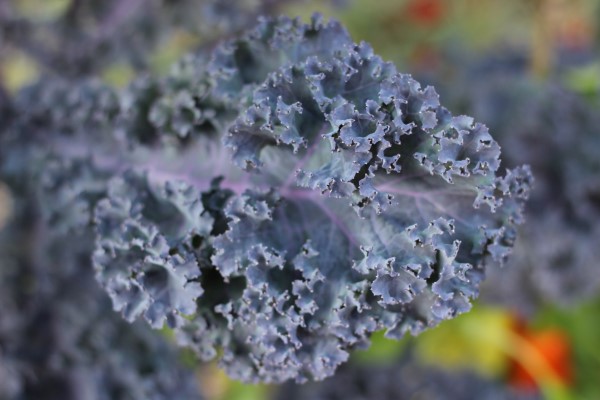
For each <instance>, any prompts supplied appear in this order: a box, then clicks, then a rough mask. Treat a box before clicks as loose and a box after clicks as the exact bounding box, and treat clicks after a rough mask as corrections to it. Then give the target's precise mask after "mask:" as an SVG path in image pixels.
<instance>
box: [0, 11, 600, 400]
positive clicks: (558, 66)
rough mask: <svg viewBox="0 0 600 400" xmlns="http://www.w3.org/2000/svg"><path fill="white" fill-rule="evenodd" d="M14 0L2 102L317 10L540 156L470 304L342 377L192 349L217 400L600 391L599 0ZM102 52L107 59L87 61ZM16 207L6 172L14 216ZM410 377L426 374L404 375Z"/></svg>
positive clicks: (524, 153) (453, 106)
mask: <svg viewBox="0 0 600 400" xmlns="http://www.w3.org/2000/svg"><path fill="white" fill-rule="evenodd" d="M5 1H6V0H0V23H1V30H0V35H1V36H0V102H1V101H2V96H8V95H10V94H11V93H15V92H17V91H18V90H19V89H20V88H22V87H24V86H26V85H27V84H29V83H32V82H34V81H35V80H36V79H38V78H39V77H41V76H44V75H46V74H51V75H64V76H67V77H69V76H78V75H84V76H85V75H93V76H100V77H101V79H102V80H104V81H105V82H108V83H109V84H111V85H114V86H117V87H123V86H125V85H126V84H127V83H128V82H129V81H130V80H131V79H132V77H133V76H135V75H136V74H139V73H141V72H149V73H156V74H161V73H165V72H166V71H167V70H168V68H169V66H170V65H171V64H172V63H173V62H174V61H176V60H177V59H178V58H180V57H181V56H182V55H184V54H185V53H187V52H189V51H194V50H196V49H198V48H206V47H210V46H211V45H212V44H213V43H214V41H215V38H216V37H218V36H219V35H220V34H219V33H218V32H219V29H221V28H223V27H225V26H229V24H238V25H235V26H236V29H240V30H241V29H244V28H245V27H246V20H247V18H239V17H240V15H241V14H240V13H245V14H257V15H258V14H262V13H265V12H268V13H269V14H278V13H281V14H286V15H289V16H300V17H302V18H304V19H307V18H308V17H309V16H310V15H311V14H312V13H313V12H315V11H318V12H321V13H323V14H324V15H325V16H326V17H334V18H336V19H339V20H341V21H342V22H343V23H344V25H345V26H346V27H347V29H348V30H349V31H350V33H351V34H352V36H353V38H354V39H355V40H356V41H366V42H368V43H370V44H371V45H372V46H373V48H374V49H375V52H376V53H377V54H379V55H381V56H382V57H383V58H384V59H386V60H389V61H392V62H394V63H395V64H396V65H397V66H398V69H399V70H400V71H403V72H406V73H410V74H412V75H413V76H414V77H415V78H416V79H417V80H418V81H420V82H421V83H422V84H423V85H433V86H435V88H436V90H437V91H438V93H440V96H441V102H442V104H444V105H445V106H446V107H447V108H449V109H450V111H451V112H452V113H455V114H463V113H464V114H468V115H472V116H474V117H475V119H476V120H477V121H479V122H482V123H485V124H486V125H488V126H489V127H490V131H491V133H492V135H493V136H494V137H495V138H496V140H498V141H499V142H500V144H501V145H502V147H503V156H504V157H505V158H504V159H503V162H504V163H505V166H508V167H510V166H514V165H518V164H521V163H528V164H530V165H532V167H533V170H534V174H535V176H536V189H535V191H534V194H533V195H532V201H531V204H530V207H529V209H528V210H527V224H526V226H525V227H524V228H523V230H522V232H521V233H520V235H521V237H520V241H519V246H518V248H517V249H516V250H515V255H514V257H513V258H512V259H511V261H510V262H509V265H506V266H505V267H504V268H503V269H501V270H499V271H498V272H496V273H494V274H492V276H489V277H488V282H487V284H486V286H485V287H484V289H483V290H482V293H481V297H480V299H479V300H478V301H477V304H476V305H475V307H474V309H473V310H472V311H471V312H470V313H467V314H464V315H462V316H459V317H457V318H456V319H455V320H453V321H449V322H445V323H443V324H442V325H441V326H440V327H438V328H435V329H432V330H430V331H428V332H426V333H424V334H422V335H420V336H419V337H416V338H412V337H411V338H405V339H404V340H402V341H400V342H397V341H392V340H388V339H386V338H384V337H383V335H376V336H375V337H373V340H372V342H373V343H372V346H371V347H370V348H369V349H367V350H361V351H356V352H355V354H354V355H353V358H352V359H351V361H350V363H349V364H348V365H347V366H345V367H344V368H342V369H341V371H340V373H339V376H336V377H334V378H331V379H330V380H328V381H325V382H323V383H321V384H318V385H309V386H303V387H299V386H295V385H286V386H284V387H283V388H275V387H270V386H267V385H244V384H240V383H238V382H234V381H231V380H229V379H228V378H227V377H226V376H225V375H224V373H223V372H221V371H220V370H219V369H218V368H217V367H216V366H215V365H200V366H198V365H197V362H196V361H195V358H194V357H193V356H192V355H188V354H184V355H183V357H184V361H185V362H186V363H189V365H190V366H192V367H193V368H196V369H197V375H198V379H199V380H200V381H201V382H202V388H203V391H204V395H205V397H206V398H207V399H209V400H263V399H270V398H272V399H283V398H286V399H287V400H290V399H293V398H302V399H317V398H319V399H320V398H322V399H342V398H343V399H354V398H356V399H371V398H372V399H376V400H377V399H382V400H383V399H389V400H391V399H396V398H397V399H401V398H404V397H400V396H401V393H407V392H406V390H408V391H412V393H415V396H414V397H406V398H419V399H429V398H431V399H438V398H449V399H451V398H457V399H462V398H474V399H475V398H477V399H486V398H490V399H504V398H506V399H513V398H547V399H589V400H594V399H600V290H599V289H600V266H599V265H598V256H597V253H598V250H597V249H598V248H600V247H598V245H600V112H599V109H598V105H599V104H598V102H599V94H600V52H599V50H600V30H599V21H600V2H599V1H596V0H503V1H498V0H376V1H373V0H338V1H285V2H282V1H270V2H269V1H267V2H260V4H261V5H260V6H259V2H253V1H239V2H236V1H223V2H222V3H219V2H218V1H216V2H213V3H212V5H211V7H208V8H207V7H204V6H202V7H200V6H199V5H197V4H194V3H198V4H200V3H203V4H205V3H210V2H201V1H197V2H194V1H190V0H188V1H187V3H189V4H188V5H187V7H189V8H186V10H187V11H184V12H182V11H181V10H180V4H177V3H180V2H178V1H176V0H173V1H164V2H161V3H162V5H161V7H159V8H158V9H157V10H158V11H157V14H152V13H150V12H148V13H147V14H148V15H143V16H142V17H140V18H137V19H136V18H134V16H135V15H137V14H136V13H137V12H138V11H136V10H135V8H132V9H131V10H130V9H128V8H127V7H126V6H123V7H122V9H118V10H117V11H116V12H115V13H113V14H110V13H105V12H104V11H102V10H100V11H94V12H91V13H90V15H88V16H87V17H86V18H87V19H74V20H76V21H77V24H75V25H74V24H73V23H71V22H69V18H75V17H73V16H72V15H70V13H72V12H73V8H74V7H73V2H76V1H77V0H13V1H8V2H7V3H6V4H5V3H4V2H5ZM9 3H10V7H8V6H7V4H9ZM84 3H85V2H84ZM88 3H89V2H88ZM97 3H99V4H100V3H102V1H98V2H97ZM130 3H131V4H133V3H136V1H135V0H134V1H129V0H126V1H123V2H122V4H130ZM137 3H140V4H141V3H143V1H141V2H140V1H137ZM262 3H264V4H262ZM131 4H130V6H131V7H134V6H135V4H133V5H131ZM138 6H139V5H138ZM98 8H100V9H101V8H102V7H101V6H100V7H98ZM94 10H95V9H94ZM189 10H194V12H189ZM167 15H169V16H171V17H172V18H171V19H170V20H169V22H168V23H167V22H165V18H166V17H165V16H167ZM96 17H97V18H96ZM82 21H83V22H82ZM132 21H133V23H132ZM17 22H18V23H17ZM159 23H161V24H165V26H164V29H161V30H160V34H157V33H156V32H155V29H154V28H155V24H159ZM223 30H224V31H225V30H226V31H227V32H230V31H233V30H232V29H224V28H223ZM112 35H119V36H118V40H115V37H114V36H112ZM150 42H151V43H150ZM115 43H117V46H121V49H117V50H115V49H114V48H113V47H111V46H114V45H115ZM82 48H85V51H82ZM123 48H127V49H129V50H128V51H127V52H125V53H126V56H122V54H123V53H124V52H123V51H122V50H123ZM142 48H143V49H144V50H143V51H139V54H138V52H136V51H135V49H142ZM97 57H102V62H94V63H91V62H89V59H94V58H97ZM73 65H77V68H74V67H72V66H73ZM0 111H1V107H0ZM10 209H11V200H10V195H9V193H8V191H7V190H6V189H4V187H3V185H2V184H1V182H0V227H1V226H2V225H3V224H4V223H5V221H7V219H8V218H9V216H10ZM164 334H165V335H167V336H168V335H169V332H166V331H165V332H164ZM429 373H431V375H428V374H429ZM445 374H450V375H448V376H450V378H448V376H446V375H445ZM386 377H387V378H386ZM415 377H416V378H415ZM382 379H383V380H382ZM386 379H387V381H386ZM403 379H404V380H408V381H412V382H413V383H411V384H412V385H417V386H415V387H412V389H411V388H408V389H406V388H405V387H403V385H405V384H406V385H408V383H403V382H402V380H403ZM415 379H416V381H415ZM438 381H439V382H440V384H439V385H440V386H439V387H440V388H442V389H440V391H439V392H435V390H436V389H433V388H431V387H430V386H431V385H433V383H432V382H438ZM374 382H377V384H376V385H375V383H374ZM415 382H417V383H415ZM418 382H421V383H418ZM461 382H462V383H461ZM464 382H467V383H464ZM372 385H375V386H372ZM419 385H421V386H419ZM461 388H462V389H461ZM465 388H466V389H465ZM475 388H478V389H475ZM463 389H464V390H466V391H467V392H464V393H463V394H461V392H460V390H463ZM480 389H481V391H478V390H480ZM440 393H441V394H440ZM450 393H454V394H450ZM465 393H468V394H465ZM444 396H445V397H444Z"/></svg>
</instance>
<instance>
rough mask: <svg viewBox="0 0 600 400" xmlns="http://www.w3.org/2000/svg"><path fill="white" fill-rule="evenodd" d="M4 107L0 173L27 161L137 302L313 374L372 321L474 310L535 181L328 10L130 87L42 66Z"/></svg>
mask: <svg viewBox="0 0 600 400" xmlns="http://www.w3.org/2000/svg"><path fill="white" fill-rule="evenodd" d="M13 107H14V108H15V109H16V110H17V112H16V113H15V114H14V117H13V118H12V120H11V122H10V123H9V124H8V125H7V128H5V131H6V132H5V133H4V134H3V136H4V138H3V143H2V149H3V151H2V158H3V165H2V179H3V180H5V181H6V182H7V183H9V184H10V185H13V186H18V185H19V184H21V183H22V182H24V181H27V182H29V184H30V185H31V190H30V192H29V196H33V197H34V198H35V199H36V202H37V206H38V207H39V209H40V213H41V214H42V215H43V216H44V217H45V218H44V220H45V221H46V224H50V226H52V229H57V230H62V231H64V232H73V231H81V232H87V233H89V232H93V233H94V235H95V238H96V240H95V241H96V245H95V250H93V251H92V250H91V249H90V252H89V254H88V257H90V258H91V259H92V260H93V264H94V266H95V270H96V277H97V280H98V282H99V283H100V285H101V286H102V287H103V288H104V289H105V290H106V292H107V293H108V294H109V295H110V297H111V298H112V301H113V306H114V308H115V309H116V310H117V311H119V312H121V313H122V314H123V316H124V317H125V318H126V319H127V320H129V321H134V320H136V319H138V318H143V319H145V320H147V321H148V323H150V324H151V325H152V326H153V327H155V328H160V327H162V326H163V325H164V324H165V323H167V324H168V326H170V327H171V328H173V329H174V330H175V332H176V336H177V339H178V341H179V343H181V344H182V345H185V346H188V347H190V348H192V349H193V350H195V351H196V353H197V354H198V355H199V356H200V357H201V358H203V359H210V358H214V357H216V356H217V354H218V349H222V353H221V354H222V355H221V356H220V362H221V365H222V367H223V368H225V369H226V370H227V372H228V374H230V375H231V376H232V377H234V378H236V379H241V380H244V381H250V382H257V381H266V382H282V381H285V380H289V379H295V380H296V381H299V382H301V381H305V380H310V379H323V378H325V377H327V376H329V375H332V374H333V373H334V371H335V369H336V368H337V367H338V366H339V365H340V364H341V363H343V362H344V361H346V359H347V358H348V352H349V351H350V350H351V349H353V348H356V347H364V346H366V345H368V342H369V336H370V335H371V333H372V332H375V331H378V330H385V331H386V332H387V336H389V337H392V338H400V337H402V336H403V335H404V334H405V333H407V332H410V333H412V334H417V333H419V332H421V331H422V330H424V329H426V328H428V327H432V326H435V325H436V324H438V323H439V322H441V321H443V320H445V319H449V318H452V317H454V316H456V315H457V314H459V313H462V312H465V311H467V310H469V308H470V300H471V299H472V298H474V297H476V296H477V295H478V288H479V284H480V282H481V281H482V280H483V278H484V273H485V270H486V268H487V267H488V266H490V268H497V267H498V266H497V264H499V263H501V262H502V261H503V260H504V259H505V258H506V256H507V255H508V253H509V252H510V249H511V248H512V246H513V244H514V241H515V231H516V226H517V225H518V224H520V223H521V222H522V220H523V218H522V208H523V203H524V201H525V199H526V198H527V194H528V191H529V187H530V183H531V180H532V178H531V175H530V173H529V169H528V167H517V168H515V169H513V170H507V171H505V172H503V173H502V174H501V173H500V172H499V171H498V170H499V166H500V148H499V146H498V144H497V143H496V142H495V141H494V139H493V138H492V136H491V135H490V134H489V133H488V130H487V128H486V127H485V126H483V125H481V124H477V123H474V122H473V120H472V119H471V118H470V117H467V116H452V115H451V114H450V113H449V112H448V111H447V110H446V109H445V108H443V107H442V106H441V105H440V102H439V99H438V95H437V94H436V93H435V91H434V89H433V88H431V87H426V88H422V87H421V86H420V85H419V83H417V82H416V81H414V80H413V79H412V78H411V77H410V76H409V75H405V74H401V73H398V72H397V71H396V69H395V67H394V66H393V65H392V64H390V63H387V62H384V61H383V60H381V58H379V57H378V56H376V55H374V54H373V51H372V49H371V48H370V47H369V46H368V45H367V44H365V43H361V44H355V43H354V42H352V40H351V39H350V37H349V35H348V33H347V32H346V31H345V30H344V29H343V27H342V26H341V25H340V24H339V23H337V22H335V21H332V22H324V21H323V20H322V19H321V18H320V17H318V16H317V17H314V18H313V19H312V21H311V22H310V23H309V24H303V23H301V22H299V21H298V20H290V19H287V18H279V19H268V20H262V21H261V22H260V23H259V24H258V26H257V27H256V28H255V29H253V30H251V31H250V32H248V33H247V34H245V35H244V36H241V37H240V38H239V39H234V40H232V41H229V42H226V43H224V44H222V45H220V46H218V47H217V48H216V49H215V50H214V51H213V52H212V54H210V55H207V54H204V53H200V54H198V55H196V56H190V57H187V58H185V59H183V60H182V61H181V62H180V63H178V64H177V65H176V66H175V67H174V68H173V70H172V73H171V74H170V75H168V76H167V77H165V78H163V79H157V78H152V77H141V78H139V79H137V80H136V81H134V82H133V83H132V84H131V85H130V86H129V87H128V88H127V89H125V90H124V91H115V90H113V89H111V88H109V87H107V86H104V85H102V84H101V83H98V82H94V81H85V82H80V83H78V84H73V83H72V82H69V83H66V82H62V81H56V80H51V79H46V80H42V81H40V82H39V83H37V84H36V85H34V86H32V87H30V88H28V89H26V90H24V91H22V92H21V93H20V94H19V96H18V97H17V99H16V101H15V104H14V105H13ZM65 246H66V247H67V248H68V247H69V243H68V242H67V243H65Z"/></svg>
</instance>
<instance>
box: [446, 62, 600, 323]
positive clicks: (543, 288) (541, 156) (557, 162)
mask: <svg viewBox="0 0 600 400" xmlns="http://www.w3.org/2000/svg"><path fill="white" fill-rule="evenodd" d="M515 58H516V57H515V56H512V57H510V58H508V59H506V60H502V59H499V58H497V57H496V58H492V59H491V60H488V61H485V60H483V61H482V60H477V61H476V62H473V63H472V64H473V65H471V66H470V69H469V71H470V73H469V78H468V79H469V80H470V79H473V76H474V74H475V76H476V77H477V79H478V81H479V82H480V83H479V84H477V85H473V86H472V87H470V86H469V85H467V84H465V80H464V79H458V81H459V82H460V84H458V85H450V87H448V88H447V90H448V91H452V95H451V96H452V97H453V101H452V103H453V104H454V105H455V106H456V108H459V109H461V110H463V111H465V112H469V113H471V114H473V115H475V116H476V117H477V118H478V119H479V120H481V121H484V122H485V123H486V124H488V125H489V126H490V129H491V130H492V132H494V137H495V138H496V139H497V140H498V142H499V143H500V145H501V146H502V148H503V149H510V152H508V151H505V152H504V153H503V154H504V156H503V165H505V166H507V167H509V168H510V167H514V166H517V165H520V164H521V163H523V162H527V163H529V164H530V165H531V168H532V171H533V173H534V174H535V176H536V185H535V188H534V189H533V190H532V192H531V196H530V197H531V198H530V201H529V202H528V203H527V207H526V209H525V215H526V218H527V220H528V223H527V224H526V225H524V226H523V227H521V228H520V232H519V237H520V239H519V241H518V243H517V245H516V248H515V251H514V252H513V256H512V257H511V260H510V263H509V268H506V269H504V270H502V271H498V270H495V271H493V272H492V273H491V276H490V279H489V282H490V284H489V285H487V286H488V287H487V288H486V292H487V294H486V298H487V299H489V300H491V301H496V302H504V303H508V304H509V305H511V306H512V307H514V308H515V309H518V310H519V311H522V312H525V313H528V314H530V313H531V312H532V311H534V310H536V309H537V308H538V307H539V306H540V305H543V304H544V303H558V304H559V305H563V306H564V305H572V304H573V303H575V302H578V301H582V300H584V299H586V298H588V297H590V296H592V295H594V294H595V293H597V290H598V287H600V275H599V274H598V272H597V270H598V268H597V262H596V261H595V253H596V249H597V248H598V246H599V245H600V231H599V226H600V219H599V218H600V178H599V177H600V159H599V158H598V154H599V153H600V134H598V126H599V125H600V117H599V116H598V113H597V109H596V107H594V106H593V105H591V104H589V102H587V101H586V99H585V98H583V97H582V96H580V95H577V94H575V93H573V92H572V91H570V90H569V89H568V88H566V87H564V86H562V85H559V84H558V83H541V82H537V81H534V80H532V79H531V78H528V76H527V74H526V65H525V63H523V62H518V61H515V60H514V59H515ZM465 79H467V78H465ZM458 86H460V87H458ZM453 89H454V90H453ZM449 95H450V93H449Z"/></svg>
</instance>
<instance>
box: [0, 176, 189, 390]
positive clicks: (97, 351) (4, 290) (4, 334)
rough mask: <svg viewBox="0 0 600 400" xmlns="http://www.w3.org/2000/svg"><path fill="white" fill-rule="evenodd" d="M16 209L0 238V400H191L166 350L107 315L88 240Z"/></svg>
mask: <svg viewBox="0 0 600 400" xmlns="http://www.w3.org/2000/svg"><path fill="white" fill-rule="evenodd" d="M65 177H66V175H65ZM71 182H72V181H71ZM67 185H68V184H67ZM65 189H66V187H64V186H63V190H65ZM13 194H15V195H16V194H18V193H17V192H15V193H13ZM21 194H23V192H21ZM62 195H63V198H65V197H66V193H65V192H64V191H63V193H62ZM15 200H16V202H15V204H18V207H15V212H14V213H13V214H12V217H11V222H10V223H9V225H8V226H6V227H5V228H4V229H3V230H2V232H1V233H0V308H1V309H2V312H1V313H0V398H2V399H3V400H29V399H31V400H40V399H48V400H54V399H65V400H81V399H97V400H113V399H117V400H119V399H122V400H126V399H127V400H133V399H139V400H142V399H144V400H146V399H154V400H161V399H173V398H177V399H199V398H200V395H199V389H198V387H197V386H196V382H195V378H194V375H193V374H192V371H191V370H189V369H187V368H186V367H184V366H183V365H182V364H181V363H180V360H179V357H180V356H179V355H178V353H177V352H176V351H175V349H174V348H173V346H171V345H169V344H168V343H167V341H166V340H165V338H163V337H162V336H161V335H160V334H159V333H158V332H155V331H152V330H151V329H150V328H149V327H147V326H145V325H144V324H143V323H141V322H138V323H135V324H129V323H127V322H126V321H124V320H123V319H122V318H121V317H120V316H119V315H118V314H116V313H114V311H113V310H112V306H111V301H110V299H109V297H108V296H107V295H106V293H105V292H103V291H102V290H101V288H99V287H98V285H97V283H96V281H95V279H94V273H93V268H92V265H91V260H90V257H89V254H90V252H91V251H92V249H93V246H94V237H93V235H92V234H91V233H92V232H89V231H88V232H82V231H80V232H78V237H76V238H73V237H71V236H70V235H67V234H64V233H60V230H59V229H55V228H57V227H58V225H60V224H61V223H62V222H61V221H59V220H54V219H53V218H50V219H49V220H48V225H42V224H39V219H38V218H37V217H36V211H35V209H36V207H35V206H34V205H33V204H32V203H30V202H29V200H28V199H27V198H22V197H20V196H18V197H16V199H15ZM73 204H74V203H70V204H67V205H66V206H71V205H73Z"/></svg>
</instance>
